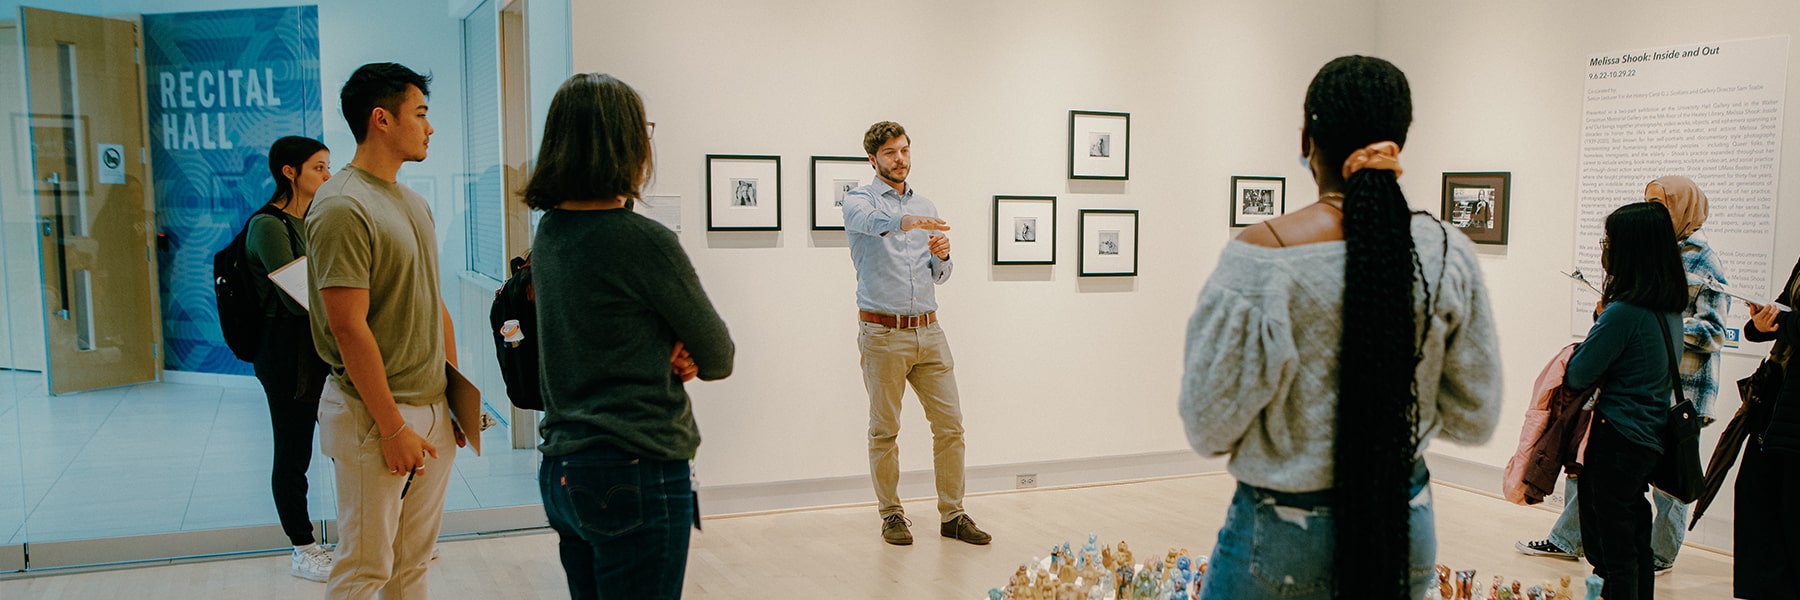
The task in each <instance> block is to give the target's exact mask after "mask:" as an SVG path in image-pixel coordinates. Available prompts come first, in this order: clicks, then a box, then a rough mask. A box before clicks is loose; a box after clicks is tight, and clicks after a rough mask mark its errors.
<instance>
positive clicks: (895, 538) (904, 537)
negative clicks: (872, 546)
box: [881, 514, 912, 546]
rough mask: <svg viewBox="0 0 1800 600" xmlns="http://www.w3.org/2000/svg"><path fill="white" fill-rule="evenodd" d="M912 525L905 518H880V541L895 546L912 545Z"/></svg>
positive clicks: (898, 516) (894, 515)
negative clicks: (910, 527) (909, 527)
mask: <svg viewBox="0 0 1800 600" xmlns="http://www.w3.org/2000/svg"><path fill="white" fill-rule="evenodd" d="M908 525H912V522H911V521H908V520H906V517H905V516H902V515H899V514H892V515H888V516H885V517H882V518H881V540H882V541H884V542H887V543H889V544H893V545H895V546H909V545H912V530H910V529H907V526H908Z"/></svg>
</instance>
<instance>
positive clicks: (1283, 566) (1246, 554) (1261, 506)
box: [1200, 483, 1437, 600]
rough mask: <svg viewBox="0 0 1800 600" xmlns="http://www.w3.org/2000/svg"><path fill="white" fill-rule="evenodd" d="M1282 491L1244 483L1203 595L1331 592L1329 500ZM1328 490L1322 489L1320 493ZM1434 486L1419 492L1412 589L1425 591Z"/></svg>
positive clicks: (1321, 599) (1432, 547)
mask: <svg viewBox="0 0 1800 600" xmlns="http://www.w3.org/2000/svg"><path fill="white" fill-rule="evenodd" d="M1315 494H1319V493H1317V492H1314V493H1312V494H1292V495H1287V494H1279V493H1272V492H1270V491H1268V490H1264V489H1262V488H1257V487H1253V486H1249V485H1245V484H1243V483H1239V484H1238V488H1237V495H1235V496H1233V497H1232V499H1231V509H1230V510H1229V511H1228V512H1227V513H1226V515H1225V526H1224V527H1223V528H1220V529H1219V541H1218V543H1217V544H1216V545H1214V546H1213V553H1212V558H1211V559H1209V560H1208V563H1207V565H1208V566H1207V568H1206V581H1205V583H1204V584H1203V585H1202V587H1201V590H1200V597H1201V598H1232V599H1234V600H1261V599H1264V598H1269V599H1274V598H1288V599H1291V598H1307V599H1316V600H1327V599H1329V598H1331V578H1332V571H1333V567H1332V550H1333V548H1335V547H1336V542H1337V534H1336V531H1335V527H1334V523H1333V522H1332V520H1331V507H1329V506H1316V507H1312V508H1300V507H1294V506H1284V505H1282V500H1281V499H1280V498H1278V496H1305V495H1315ZM1320 495H1322V494H1320ZM1434 519H1435V517H1434V516H1433V513H1432V509H1431V488H1430V487H1428V486H1423V487H1419V491H1418V492H1417V493H1416V494H1414V495H1413V499H1412V517H1411V520H1410V524H1411V526H1412V597H1413V598H1423V597H1424V596H1425V587H1426V586H1427V585H1429V584H1430V583H1431V582H1432V580H1433V579H1434V578H1435V577H1434V575H1433V573H1432V567H1433V565H1434V563H1435V562H1436V561H1437V527H1436V524H1435V521H1434Z"/></svg>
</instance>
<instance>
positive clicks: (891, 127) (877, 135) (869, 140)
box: [863, 121, 912, 156]
mask: <svg viewBox="0 0 1800 600" xmlns="http://www.w3.org/2000/svg"><path fill="white" fill-rule="evenodd" d="M897 137H903V138H906V141H908V142H910V141H912V136H910V135H906V128H905V127H901V126H900V124H899V123H895V122H893V121H882V122H880V123H876V124H874V125H870V126H869V131H867V132H865V133H863V151H864V152H868V153H869V156H874V155H875V151H876V150H880V149H881V145H882V144H886V143H888V140H891V139H894V138H897Z"/></svg>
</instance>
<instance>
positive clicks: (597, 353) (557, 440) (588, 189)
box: [524, 73, 734, 600]
mask: <svg viewBox="0 0 1800 600" xmlns="http://www.w3.org/2000/svg"><path fill="white" fill-rule="evenodd" d="M650 127H651V125H650V123H648V122H647V121H646V120H645V119H644V104H643V101H642V100H641V99H639V97H638V95H637V92H636V91H634V90H632V89H631V87H630V86H627V85H625V83H624V82H621V81H619V80H618V79H614V78H613V77H612V76H610V75H601V74H594V73H583V74H578V75H575V76H574V77H571V78H569V80H568V81H567V82H565V83H563V86H562V89H559V90H557V92H556V97H555V99H553V100H551V102H550V111H549V113H548V115H547V116H546V120H545V126H544V141H543V146H542V147H541V148H540V149H539V150H538V164H537V171H536V172H535V173H533V174H532V176H531V181H530V183H528V184H527V186H526V188H525V194H524V195H525V203H526V204H527V205H529V206H531V207H532V208H535V209H540V210H543V211H544V216H543V219H542V220H541V221H539V222H538V232H537V238H536V239H535V240H533V241H532V244H531V249H532V254H531V263H532V283H533V289H534V290H535V293H536V297H537V313H538V332H539V336H540V339H539V340H538V351H539V353H540V361H541V362H540V370H541V373H542V380H541V383H540V388H541V389H542V391H543V396H544V421H543V425H542V426H541V433H542V434H543V437H544V443H543V445H541V446H539V447H538V449H539V450H542V451H543V453H544V462H543V465H542V467H541V469H540V471H539V475H538V477H539V487H540V490H541V492H542V493H543V498H544V512H545V514H546V515H547V516H548V517H549V520H550V526H551V527H552V528H554V529H555V530H556V532H557V535H558V536H559V538H560V540H561V541H560V546H561V547H560V553H561V557H562V564H563V570H564V572H565V573H566V575H567V576H568V580H569V594H570V596H572V597H574V598H576V599H577V600H580V599H583V598H632V599H640V598H642V599H656V598H678V597H680V596H681V583H682V577H683V574H684V571H685V570H686V567H687V551H688V528H689V527H698V526H699V510H698V507H697V505H696V503H695V498H694V489H693V486H692V481H691V479H690V476H691V467H690V461H692V460H693V458H694V454H695V451H696V450H697V449H698V448H699V446H700V431H699V428H698V426H697V425H696V424H695V423H694V412H693V407H692V404H691V403H690V401H689V399H688V395H687V391H686V390H685V389H683V387H682V384H683V383H684V382H686V381H690V380H692V379H693V378H695V377H699V378H700V379H702V380H706V381H711V380H715V379H722V378H724V377H726V376H728V375H730V374H731V366H732V354H733V351H734V348H733V346H732V343H731V336H730V334H729V333H728V332H727V331H726V328H725V322H724V321H723V320H721V319H720V318H719V314H718V312H717V311H715V310H713V306H712V302H711V301H709V300H708V299H707V297H706V292H705V291H704V290H702V289H701V287H700V280H699V278H698V277H697V276H696V275H695V274H694V267H693V265H692V264H691V263H689V262H688V257H687V253H685V252H683V251H682V249H681V244H680V242H679V240H677V239H676V237H675V234H674V233H672V232H670V231H669V229H668V228H666V227H664V226H663V225H661V224H659V223H657V222H655V221H652V220H650V219H647V218H645V217H643V216H641V215H638V214H637V213H635V212H633V211H632V210H631V206H632V203H633V202H634V201H636V200H638V196H639V193H638V189H639V188H640V187H642V185H643V183H644V181H645V180H646V179H647V178H648V177H649V174H650V168H651V163H652V160H651V156H650V133H651V132H650Z"/></svg>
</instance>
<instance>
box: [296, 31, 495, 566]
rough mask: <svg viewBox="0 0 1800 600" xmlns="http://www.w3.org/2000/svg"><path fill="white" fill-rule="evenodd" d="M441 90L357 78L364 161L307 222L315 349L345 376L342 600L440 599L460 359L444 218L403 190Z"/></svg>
mask: <svg viewBox="0 0 1800 600" xmlns="http://www.w3.org/2000/svg"><path fill="white" fill-rule="evenodd" d="M430 81H431V80H430V78H428V77H424V76H421V75H419V74H418V73H415V72H413V71H412V70H410V69H407V68H406V67H403V66H400V65H397V64H393V63H376V64H368V65H363V66H362V67H361V68H358V69H357V70H356V72H355V73H353V74H351V75H350V80H349V81H348V82H346V83H345V84H344V89H343V91H342V93H341V94H340V98H341V100H342V102H343V111H344V118H345V120H347V121H349V123H350V131H351V133H353V134H354V135H355V136H356V143H357V145H356V157H355V158H353V159H351V160H350V165H349V166H347V167H344V169H343V170H342V171H339V172H338V174H337V175H336V176H334V177H332V178H331V180H330V181H327V182H326V183H325V184H324V185H323V186H321V187H320V188H319V191H318V193H317V196H316V197H317V200H315V201H314V203H313V206H312V210H311V212H310V213H309V214H308V215H307V218H306V232H307V239H308V241H309V242H310V243H311V246H312V247H311V248H310V250H311V255H310V257H309V260H308V265H307V270H308V275H309V277H310V278H311V285H310V286H309V287H310V288H311V299H310V303H311V305H312V306H313V307H314V309H313V310H312V314H311V316H312V328H313V340H314V346H315V347H316V348H317V349H318V351H319V357H320V358H322V359H324V360H325V362H326V364H328V365H330V366H331V381H330V382H329V383H327V384H326V386H325V393H324V396H323V397H322V398H321V399H320V402H319V445H320V447H321V449H322V450H323V451H324V453H325V455H326V456H329V457H331V459H332V462H333V466H334V467H335V469H334V471H335V473H336V482H337V498H338V529H339V543H338V557H337V561H336V565H335V566H334V567H333V568H332V571H331V577H330V580H329V581H328V582H327V587H326V596H327V597H329V598H334V599H336V598H374V597H375V596H376V594H377V593H380V595H381V596H382V597H383V598H387V599H394V598H424V597H426V581H425V568H426V564H427V563H428V562H429V561H430V560H431V552H432V548H433V547H434V545H435V544H436V543H437V535H438V528H439V525H440V524H441V523H442V521H443V516H444V490H445V489H446V487H447V486H448V484H449V481H450V467H451V463H452V461H453V460H454V459H455V457H456V450H455V448H453V447H452V446H451V444H456V445H457V446H460V445H462V444H463V442H464V440H463V439H462V436H461V433H460V432H457V431H456V429H455V427H454V426H453V425H452V424H451V421H450V409H449V403H448V402H446V399H445V396H444V388H445V371H444V362H445V361H446V360H448V361H449V362H451V363H452V364H454V363H455V362H456V355H455V352H454V348H455V346H454V345H453V343H452V340H453V333H452V331H451V326H450V314H449V312H448V311H447V310H445V308H444V305H443V301H442V300H441V299H440V298H439V293H438V271H437V262H438V257H437V237H436V235H435V231H434V225H433V223H432V220H431V211H430V208H429V207H428V206H427V205H426V203H425V200H424V199H423V198H421V197H420V196H419V194H418V193H416V192H413V191H412V190H410V189H407V188H406V187H404V186H401V185H399V184H398V183H395V179H396V178H397V176H398V173H399V170H400V165H401V164H403V163H407V162H414V161H421V160H424V159H425V151H426V146H427V145H428V144H429V140H430V138H431V133H432V129H431V123H430V122H429V121H428V120H427V119H426V117H425V113H426V108H427V107H426V104H425V98H426V94H427V93H428V92H429V91H430V89H429V87H428V86H429V85H430ZM440 449H441V450H440Z"/></svg>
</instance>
